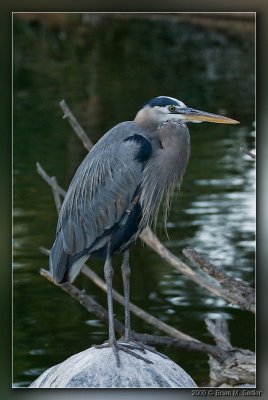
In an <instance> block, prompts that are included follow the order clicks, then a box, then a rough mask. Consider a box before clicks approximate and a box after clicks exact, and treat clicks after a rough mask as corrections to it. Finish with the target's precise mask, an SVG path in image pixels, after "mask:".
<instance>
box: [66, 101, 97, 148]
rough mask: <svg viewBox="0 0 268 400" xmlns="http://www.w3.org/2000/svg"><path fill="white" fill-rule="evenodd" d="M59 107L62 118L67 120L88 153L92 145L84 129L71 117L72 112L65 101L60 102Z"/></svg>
mask: <svg viewBox="0 0 268 400" xmlns="http://www.w3.org/2000/svg"><path fill="white" fill-rule="evenodd" d="M59 104H60V106H61V109H62V111H63V118H68V121H69V122H70V124H71V126H72V128H73V130H74V132H75V133H76V135H77V136H78V137H79V139H80V140H81V142H82V143H83V146H84V147H85V148H86V149H87V150H88V151H90V150H91V149H92V147H93V143H92V142H91V140H90V139H89V137H88V135H87V134H86V132H85V131H84V129H83V128H82V127H81V125H80V124H79V123H78V121H77V119H76V118H75V116H74V115H73V113H72V111H71V110H70V109H69V107H68V105H67V104H66V102H65V100H61V101H60V103H59Z"/></svg>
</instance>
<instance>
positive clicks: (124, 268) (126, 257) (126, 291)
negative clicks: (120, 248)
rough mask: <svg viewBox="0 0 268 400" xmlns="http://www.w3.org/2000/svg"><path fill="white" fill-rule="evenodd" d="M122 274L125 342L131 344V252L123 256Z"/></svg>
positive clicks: (127, 251)
mask: <svg viewBox="0 0 268 400" xmlns="http://www.w3.org/2000/svg"><path fill="white" fill-rule="evenodd" d="M121 272H122V278H123V287H124V303H125V304H124V305H125V341H126V342H129V341H130V339H131V327H130V312H129V277H130V266H129V250H126V251H125V252H124V255H123V261H122V265H121Z"/></svg>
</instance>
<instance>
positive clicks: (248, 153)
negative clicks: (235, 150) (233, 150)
mask: <svg viewBox="0 0 268 400" xmlns="http://www.w3.org/2000/svg"><path fill="white" fill-rule="evenodd" d="M240 150H241V151H242V152H243V153H245V154H247V155H248V156H249V157H251V158H253V160H256V156H255V154H253V153H252V152H251V151H248V150H246V149H244V148H243V147H240Z"/></svg>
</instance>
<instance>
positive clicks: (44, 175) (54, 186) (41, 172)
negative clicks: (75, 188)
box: [36, 162, 66, 197]
mask: <svg viewBox="0 0 268 400" xmlns="http://www.w3.org/2000/svg"><path fill="white" fill-rule="evenodd" d="M36 169H37V172H38V174H39V175H40V176H41V177H42V178H43V179H44V180H45V181H46V182H47V183H48V184H49V186H50V187H51V188H52V189H53V190H56V191H57V192H58V193H59V194H60V195H61V196H62V197H65V195H66V191H65V190H64V189H62V188H61V187H60V186H59V185H58V184H56V183H55V181H54V182H53V180H52V178H51V176H49V175H48V174H47V173H46V171H45V170H44V168H43V167H42V166H41V164H40V163H39V162H37V163H36Z"/></svg>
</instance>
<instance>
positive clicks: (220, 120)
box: [179, 107, 240, 124]
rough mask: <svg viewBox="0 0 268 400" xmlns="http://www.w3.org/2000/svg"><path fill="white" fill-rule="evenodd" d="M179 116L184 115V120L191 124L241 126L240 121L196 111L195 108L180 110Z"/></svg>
mask: <svg viewBox="0 0 268 400" xmlns="http://www.w3.org/2000/svg"><path fill="white" fill-rule="evenodd" d="M179 114H183V116H184V120H185V121H189V122H203V121H207V122H214V123H216V124H239V123H240V122H239V121H236V120H235V119H231V118H228V117H224V116H223V115H217V114H211V113H208V112H205V111H199V110H195V109H193V108H189V107H184V108H180V110H179Z"/></svg>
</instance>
